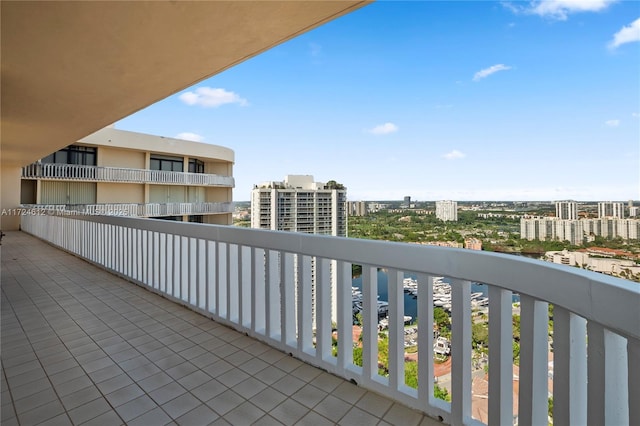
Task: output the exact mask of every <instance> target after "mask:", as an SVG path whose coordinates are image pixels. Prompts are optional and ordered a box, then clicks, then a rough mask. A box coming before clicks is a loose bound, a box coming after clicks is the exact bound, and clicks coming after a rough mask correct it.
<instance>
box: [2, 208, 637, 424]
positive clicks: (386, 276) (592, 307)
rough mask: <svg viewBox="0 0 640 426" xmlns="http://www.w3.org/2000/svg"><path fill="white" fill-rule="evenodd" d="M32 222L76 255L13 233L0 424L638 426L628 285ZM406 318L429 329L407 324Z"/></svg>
mask: <svg viewBox="0 0 640 426" xmlns="http://www.w3.org/2000/svg"><path fill="white" fill-rule="evenodd" d="M22 230H23V231H25V232H26V233H29V234H31V235H33V236H35V237H38V238H40V239H42V240H44V241H46V242H48V243H49V244H50V245H52V246H53V247H59V248H61V249H62V250H64V251H66V252H68V253H71V254H74V255H76V256H77V257H76V258H70V259H67V258H66V257H65V256H68V254H66V253H62V252H59V253H58V254H56V253H54V252H55V249H53V248H52V247H51V246H49V245H44V244H41V245H38V244H36V242H35V240H34V239H33V238H32V237H29V236H27V235H24V234H21V233H18V232H15V233H10V234H9V236H8V238H7V239H5V241H3V243H6V244H7V247H3V252H2V253H3V259H2V260H3V269H4V268H6V270H7V271H8V272H7V273H6V274H3V279H6V281H5V282H3V322H2V327H3V329H2V336H3V342H6V343H10V344H11V345H12V349H9V350H7V349H6V348H7V346H6V345H4V348H5V349H3V360H2V367H3V370H4V373H5V374H3V386H4V388H3V389H7V390H8V393H7V397H8V400H10V401H11V404H7V405H3V419H5V417H4V416H6V419H7V420H11V416H12V415H15V416H16V417H17V418H18V419H21V420H23V421H24V422H28V421H29V419H31V418H32V417H34V418H35V417H37V418H38V419H40V418H41V416H45V415H47V416H49V417H53V416H54V415H55V416H58V415H60V416H63V417H64V416H68V417H69V418H71V420H72V421H76V420H78V421H79V420H80V419H81V420H82V421H86V420H90V419H92V418H94V417H96V418H97V417H98V416H101V417H100V418H101V419H102V420H105V421H106V417H102V416H110V419H111V420H112V422H116V423H117V422H120V423H127V422H129V421H132V422H133V423H137V424H143V423H144V422H151V421H152V420H153V419H156V418H157V419H161V420H158V421H162V422H168V421H172V420H173V421H176V422H177V423H179V424H183V423H184V424H191V423H190V421H196V420H195V419H196V418H199V419H208V420H207V421H206V422H209V421H213V420H215V419H217V418H218V417H222V418H223V419H224V420H225V421H227V422H229V423H231V424H240V423H243V422H245V423H250V422H253V421H254V420H258V419H262V423H268V424H281V423H282V424H293V423H296V422H297V421H299V420H302V421H303V422H307V423H311V424H318V422H320V423H326V424H379V423H380V422H382V423H384V422H387V423H389V424H413V425H417V424H437V423H438V422H443V423H445V424H514V423H515V424H521V425H522V424H536V425H537V424H547V423H548V421H550V419H551V417H552V418H553V422H554V423H556V424H598V425H600V424H601V425H606V424H610V425H621V424H640V406H639V404H637V401H639V400H640V366H639V365H638V362H637V361H638V359H639V356H640V311H639V310H638V309H637V308H638V306H639V305H640V292H639V291H638V287H637V283H633V282H631V281H626V280H622V279H617V278H613V277H610V276H606V275H602V274H597V273H594V272H590V271H585V270H581V269H577V268H570V267H566V266H562V265H555V264H551V263H546V262H542V261H536V260H531V259H526V258H522V257H517V256H510V255H501V254H494V253H483V252H477V251H472V250H463V249H450V248H442V247H430V246H421V245H414V244H403V243H390V242H381V241H370V240H361V239H349V238H341V237H329V236H318V235H307V234H300V233H292V232H280V231H266V230H255V229H243V228H235V227H226V226H213V225H201V224H174V223H171V222H164V221H151V220H144V219H136V218H121V217H105V216H69V215H65V214H46V215H37V214H30V215H24V216H23V217H22ZM24 247H30V248H29V249H24ZM6 250H9V251H6ZM5 253H8V254H7V255H5ZM78 258H80V259H84V260H86V261H87V262H88V263H84V262H82V261H80V260H78ZM72 259H73V260H72ZM69 262H71V263H69ZM90 264H94V265H97V266H98V267H99V268H94V266H92V265H90ZM62 265H65V266H62ZM69 268H71V269H69ZM105 271H106V272H111V273H113V274H115V275H116V276H117V277H115V276H112V277H109V276H108V275H105ZM87 277H95V279H89V280H87ZM121 278H123V279H124V280H126V281H124V280H121ZM127 281H128V282H127ZM478 283H482V286H483V288H484V289H483V290H482V291H483V292H485V294H486V296H485V299H486V300H484V302H483V303H484V305H483V306H484V307H485V308H483V309H484V311H483V312H484V315H485V316H488V338H487V340H486V346H485V347H484V348H481V349H482V350H481V353H482V354H484V355H482V357H481V358H482V359H480V358H478V357H477V355H478V351H477V349H478V347H477V342H476V340H475V339H476V334H475V331H474V330H475V325H474V324H475V323H476V322H477V320H478V317H479V314H478V311H477V309H476V308H477V306H478V303H474V300H476V302H477V299H475V298H476V297H477V294H476V293H475V292H477V291H479V290H477V286H478V285H479V284H478ZM134 284H137V286H136V285H134ZM138 286H139V287H142V288H143V289H147V290H149V292H141V291H140V289H139V288H138ZM445 287H446V288H445ZM382 288H384V289H385V290H386V291H385V292H384V294H385V296H386V297H385V299H387V300H384V302H385V311H386V313H387V318H386V319H385V321H384V324H383V321H381V319H380V318H381V316H380V302H381V301H382V300H378V297H379V295H380V294H381V292H380V291H381V289H382ZM356 290H357V291H356ZM445 290H446V291H445ZM443 292H444V293H446V294H447V297H448V300H449V304H450V305H449V307H448V308H447V309H448V310H449V312H450V316H451V320H450V336H449V343H450V346H449V348H450V352H449V353H450V356H449V358H448V361H447V363H448V366H449V372H448V373H447V374H445V375H442V373H441V372H439V371H440V370H441V369H442V368H443V367H442V365H441V364H438V362H437V359H438V348H439V346H438V345H439V344H440V343H441V342H440V339H436V338H434V331H435V330H440V331H442V329H439V328H438V327H441V326H440V325H439V322H438V321H436V320H434V315H435V308H434V306H435V304H436V299H437V298H440V297H443V294H444V293H443ZM5 293H6V296H5ZM152 293H156V294H158V295H159V296H161V297H159V296H158V297H156V296H155V295H153V294H152ZM25 295H28V296H29V297H25ZM356 295H357V296H358V303H357V306H358V311H359V312H358V314H357V315H355V316H354V312H355V311H354V309H355V308H354V306H355V305H356V304H355V303H354V300H355V296H356ZM98 298H99V299H98ZM516 298H517V300H518V302H517V303H516V305H517V307H516V305H514V303H513V302H514V300H516ZM381 299H382V298H381ZM409 299H411V300H413V302H412V303H413V308H411V309H413V311H412V313H409V308H408V304H407V300H409ZM169 301H174V302H176V305H171V303H170V302H169ZM178 305H181V306H178ZM550 305H552V306H553V309H552V310H551V309H549V306H550ZM183 307H184V308H186V309H184V308H183ZM516 309H517V312H518V314H519V319H520V321H519V323H518V324H519V335H518V339H517V340H518V342H519V352H518V362H514V341H515V337H514V335H513V333H512V331H513V327H514V326H513V315H514V312H515V310H516ZM189 311H191V312H189ZM196 314H200V315H201V316H198V315H196ZM407 315H411V316H414V317H415V318H414V319H417V320H419V321H418V322H417V323H416V324H413V325H412V326H411V327H410V330H409V328H406V327H405V322H407ZM356 321H357V322H360V325H361V327H360V326H356V325H354V323H355V322H356ZM43 324H44V325H46V330H45V329H42V330H41V328H42V327H43ZM551 324H552V325H553V333H550V325H551ZM221 325H224V326H227V327H229V328H227V327H221ZM51 336H57V337H51ZM383 343H384V344H383ZM408 345H409V346H414V349H416V350H417V351H412V352H411V353H407V351H406V348H407V346H408ZM56 348H59V350H57V349H56ZM60 351H62V352H63V353H64V356H62V353H60ZM287 355H288V356H287ZM36 359H39V360H40V361H41V362H36V361H35V360H36ZM32 360H33V361H32ZM447 363H446V364H447ZM62 371H68V374H67V375H70V374H71V373H73V374H74V375H73V376H68V377H66V378H65V374H66V373H65V374H63V373H62ZM76 375H77V376H76ZM4 377H6V379H4ZM436 377H437V381H436V380H434V379H435V378H436ZM69 381H70V382H69ZM76 382H77V383H76ZM67 383H68V384H67ZM329 383H331V385H329ZM36 385H37V386H36ZM76 385H77V386H76ZM356 385H357V386H356ZM435 385H437V386H438V387H440V391H438V392H436V390H437V388H435ZM83 386H85V387H86V388H87V389H86V390H85V392H80V390H81V388H82V387H83ZM442 388H444V389H447V391H448V394H449V397H450V401H446V400H444V399H442V398H443V396H442V394H441V390H442ZM88 392H91V395H92V396H91V397H90V398H89V399H86V400H85V399H82V401H80V402H77V403H76V401H77V398H84V396H85V395H84V394H85V393H88ZM4 396H5V395H4V394H3V397H4ZM40 396H42V397H40ZM38 398H39V399H40V400H41V403H39V404H33V403H32V401H33V402H35V400H36V399H38ZM550 401H552V403H551V402H550ZM40 406H41V407H40ZM36 407H37V408H36ZM91 407H93V408H96V409H99V410H91V409H90V408H91ZM5 409H6V410H5ZM5 413H7V414H5ZM182 416H186V417H184V418H182ZM550 416H551V417H550ZM65 418H66V417H65ZM136 419H137V420H136ZM189 419H190V420H189ZM45 420H46V419H45ZM206 422H205V423H206ZM421 422H423V423H421ZM149 424H151V423H149ZM194 424H195V423H194Z"/></svg>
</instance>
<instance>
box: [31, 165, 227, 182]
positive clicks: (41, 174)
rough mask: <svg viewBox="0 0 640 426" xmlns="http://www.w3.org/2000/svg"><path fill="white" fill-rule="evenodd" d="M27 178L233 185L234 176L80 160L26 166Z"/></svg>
mask: <svg viewBox="0 0 640 426" xmlns="http://www.w3.org/2000/svg"><path fill="white" fill-rule="evenodd" d="M22 177H23V178H26V179H53V180H79V181H92V182H94V181H95V182H128V183H158V184H175V185H207V186H209V185H211V186H225V187H233V186H234V180H233V177H231V176H220V175H213V174H204V173H183V172H169V171H164V170H148V169H128V168H122V167H102V166H82V165H78V164H57V163H33V164H30V165H28V166H25V167H23V168H22Z"/></svg>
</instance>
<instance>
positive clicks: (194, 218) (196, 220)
mask: <svg viewBox="0 0 640 426" xmlns="http://www.w3.org/2000/svg"><path fill="white" fill-rule="evenodd" d="M189 222H193V223H204V216H203V215H201V214H194V215H190V216H189Z"/></svg>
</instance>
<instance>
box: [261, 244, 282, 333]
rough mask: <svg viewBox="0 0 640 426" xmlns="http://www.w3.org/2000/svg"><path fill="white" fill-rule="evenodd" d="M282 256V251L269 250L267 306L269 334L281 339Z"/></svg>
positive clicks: (266, 287)
mask: <svg viewBox="0 0 640 426" xmlns="http://www.w3.org/2000/svg"><path fill="white" fill-rule="evenodd" d="M280 257H281V253H280V252H277V251H275V250H267V272H266V277H267V280H268V282H267V285H266V286H265V289H266V296H267V297H266V308H267V336H269V337H270V338H272V339H274V340H277V341H279V340H280V338H279V337H280V333H281V330H280V310H281V309H282V304H281V300H280V267H281V265H280Z"/></svg>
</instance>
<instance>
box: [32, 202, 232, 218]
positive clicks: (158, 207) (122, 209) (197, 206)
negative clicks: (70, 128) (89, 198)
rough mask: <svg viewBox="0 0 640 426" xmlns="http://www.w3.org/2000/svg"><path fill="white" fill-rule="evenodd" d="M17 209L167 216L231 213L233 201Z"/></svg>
mask: <svg viewBox="0 0 640 426" xmlns="http://www.w3.org/2000/svg"><path fill="white" fill-rule="evenodd" d="M21 208H22V209H24V210H25V211H30V212H33V214H49V213H62V214H67V215H91V216H95V215H104V216H128V217H167V216H188V215H215V214H231V213H233V202H192V203H99V204H22V205H21Z"/></svg>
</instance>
